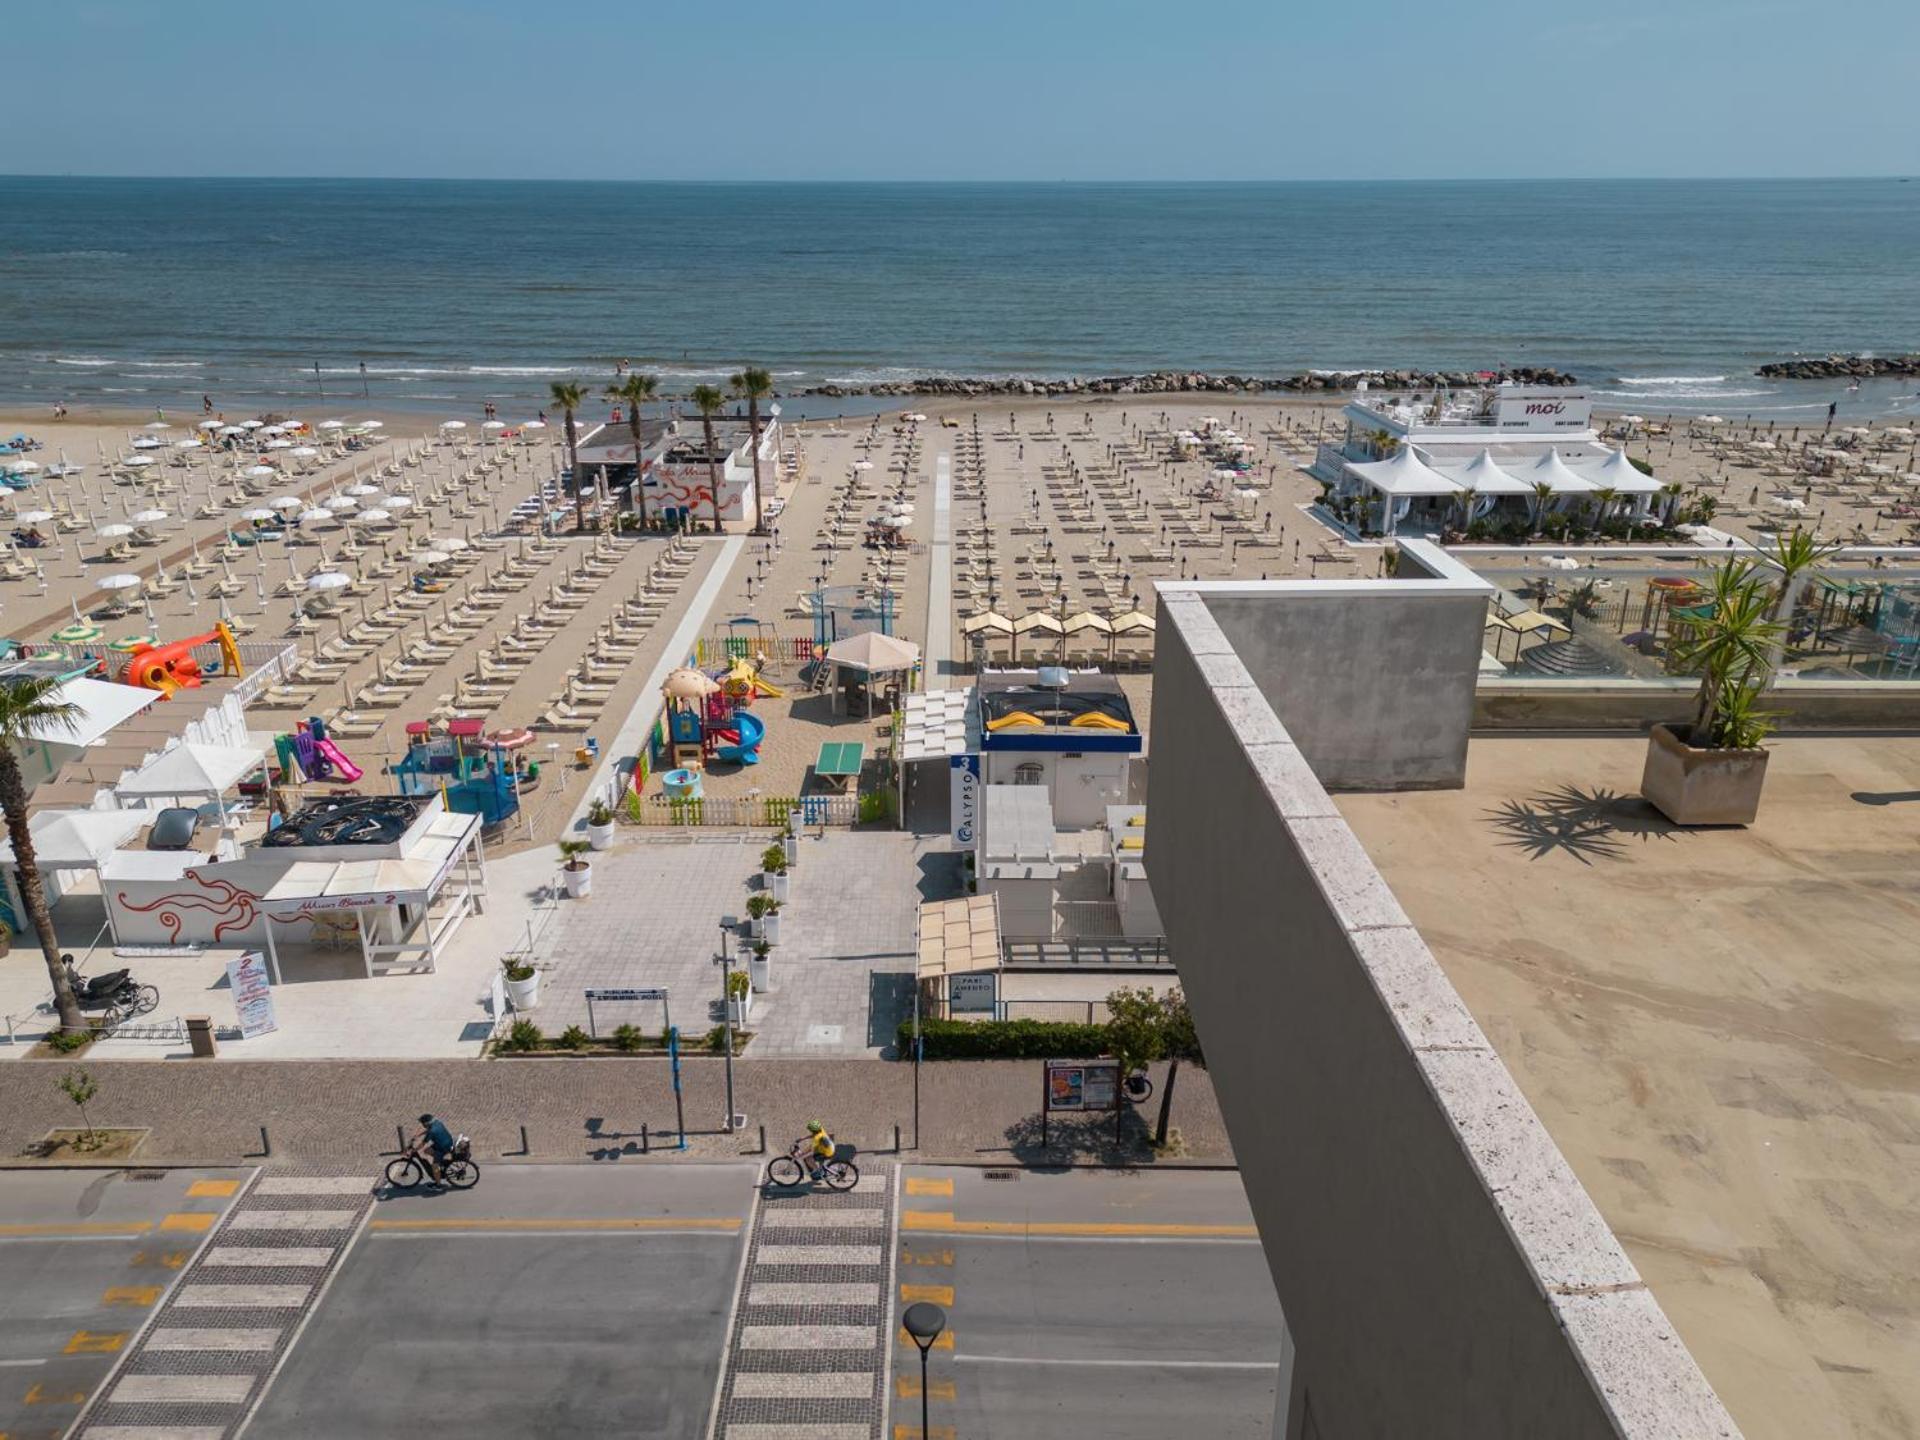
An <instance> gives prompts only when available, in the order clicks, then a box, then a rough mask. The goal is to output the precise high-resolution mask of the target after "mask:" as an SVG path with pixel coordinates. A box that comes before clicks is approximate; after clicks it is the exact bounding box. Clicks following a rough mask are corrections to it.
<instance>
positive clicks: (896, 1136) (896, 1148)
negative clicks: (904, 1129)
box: [893, 1124, 900, 1155]
mask: <svg viewBox="0 0 1920 1440" xmlns="http://www.w3.org/2000/svg"><path fill="white" fill-rule="evenodd" d="M893 1153H894V1154H896V1155H898V1154H899V1153H900V1127H899V1126H898V1125H897V1124H896V1125H895V1126H894V1127H893Z"/></svg>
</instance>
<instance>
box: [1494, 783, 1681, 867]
mask: <svg viewBox="0 0 1920 1440" xmlns="http://www.w3.org/2000/svg"><path fill="white" fill-rule="evenodd" d="M1487 814H1488V817H1489V820H1490V823H1491V824H1492V825H1493V826H1494V828H1495V829H1497V830H1500V831H1503V832H1504V833H1505V837H1506V838H1505V839H1503V840H1502V841H1501V842H1500V843H1501V844H1503V845H1506V846H1509V847H1511V848H1513V849H1516V850H1523V851H1525V852H1526V854H1527V858H1528V859H1531V860H1544V859H1546V858H1547V857H1548V856H1549V855H1554V854H1562V855H1571V856H1572V857H1573V858H1574V859H1576V860H1578V861H1579V862H1580V863H1581V864H1583V865H1591V864H1593V862H1594V861H1596V860H1619V859H1623V858H1624V857H1625V855H1626V851H1627V845H1626V841H1627V840H1628V839H1639V840H1642V841H1646V840H1655V839H1659V840H1672V839H1674V838H1675V837H1676V836H1677V835H1678V834H1679V833H1680V827H1679V826H1677V825H1675V824H1674V823H1673V822H1672V821H1670V820H1668V819H1667V818H1666V817H1664V816H1663V815H1661V814H1660V812H1659V811H1658V810H1656V809H1654V807H1653V806H1652V805H1650V804H1648V803H1647V802H1646V801H1645V800H1643V799H1641V798H1640V797H1639V796H1638V795H1626V794H1622V793H1620V792H1619V791H1615V790H1587V789H1582V788H1581V787H1580V786H1578V785H1562V786H1561V787H1560V788H1559V789H1557V790H1551V791H1549V792H1547V793H1546V794H1544V795H1535V796H1532V797H1531V798H1529V799H1526V800H1508V801H1506V802H1504V803H1503V804H1501V805H1500V806H1499V807H1497V808H1496V809H1493V810H1490V811H1488V812H1487Z"/></svg>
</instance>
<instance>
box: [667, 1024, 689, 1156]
mask: <svg viewBox="0 0 1920 1440" xmlns="http://www.w3.org/2000/svg"><path fill="white" fill-rule="evenodd" d="M667 1058H668V1059H669V1060H670V1061H672V1062H673V1124H674V1128H675V1129H676V1130H677V1131H679V1134H680V1147H679V1148H680V1149H682V1150H684V1149H686V1148H687V1107H686V1101H685V1100H683V1099H682V1098H681V1095H680V1032H679V1030H677V1029H676V1028H674V1027H673V1026H671V1025H669V1026H668V1027H667Z"/></svg>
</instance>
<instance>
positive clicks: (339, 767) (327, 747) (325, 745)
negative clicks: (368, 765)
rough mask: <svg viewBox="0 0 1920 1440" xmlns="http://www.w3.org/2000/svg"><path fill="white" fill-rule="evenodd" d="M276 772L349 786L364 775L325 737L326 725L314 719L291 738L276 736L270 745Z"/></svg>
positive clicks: (324, 722) (307, 722)
mask: <svg viewBox="0 0 1920 1440" xmlns="http://www.w3.org/2000/svg"><path fill="white" fill-rule="evenodd" d="M273 748H274V753H275V757H276V758H277V759H278V760H279V761H280V772H281V773H282V774H283V775H286V776H289V777H292V776H294V775H298V776H299V777H300V778H302V779H305V780H344V781H345V782H346V783H347V784H349V785H351V784H353V783H354V782H355V781H356V780H358V779H359V778H360V777H361V776H362V775H363V774H365V773H366V772H365V771H363V770H362V769H361V768H360V767H359V766H358V765H356V764H354V763H353V761H352V760H350V759H348V758H347V755H346V752H345V751H343V750H341V748H340V747H339V746H338V745H336V744H334V742H333V740H332V739H331V738H330V737H329V736H328V735H327V724H326V721H324V720H322V719H321V718H320V717H319V716H318V715H316V716H314V717H313V718H312V719H311V720H308V721H306V722H305V723H303V724H301V725H298V726H296V727H295V728H294V732H293V734H291V735H276V736H275V737H274V741H273Z"/></svg>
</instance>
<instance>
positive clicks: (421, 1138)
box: [413, 1115, 453, 1181]
mask: <svg viewBox="0 0 1920 1440" xmlns="http://www.w3.org/2000/svg"><path fill="white" fill-rule="evenodd" d="M413 1150H414V1153H415V1154H417V1155H419V1156H420V1158H421V1159H422V1160H423V1161H425V1162H426V1166H427V1169H428V1170H429V1171H430V1172H431V1173H432V1175H433V1178H434V1179H435V1180H436V1181H437V1180H439V1179H440V1177H441V1167H442V1166H444V1165H445V1164H446V1163H447V1157H448V1156H449V1155H451V1154H452V1153H453V1132H452V1131H451V1130H449V1129H447V1125H446V1122H445V1121H444V1120H439V1119H436V1118H435V1117H434V1116H432V1115H422V1116H421V1117H420V1133H419V1135H417V1136H416V1137H415V1138H414V1142H413Z"/></svg>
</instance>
